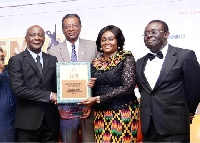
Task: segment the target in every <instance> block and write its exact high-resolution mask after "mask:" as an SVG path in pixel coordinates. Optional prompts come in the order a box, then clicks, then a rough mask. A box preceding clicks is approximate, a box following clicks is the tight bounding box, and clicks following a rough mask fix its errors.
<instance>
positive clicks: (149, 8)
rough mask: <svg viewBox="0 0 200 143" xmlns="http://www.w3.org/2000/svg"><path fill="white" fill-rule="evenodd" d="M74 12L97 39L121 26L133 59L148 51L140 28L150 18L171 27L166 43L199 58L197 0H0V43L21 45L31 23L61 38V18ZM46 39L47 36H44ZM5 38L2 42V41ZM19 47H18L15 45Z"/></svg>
mask: <svg viewBox="0 0 200 143" xmlns="http://www.w3.org/2000/svg"><path fill="white" fill-rule="evenodd" d="M68 13H77V14H78V15H79V16H80V18H81V21H82V32H81V35H80V36H81V38H85V39H91V40H96V37H97V34H98V32H99V31H100V29H101V28H103V27H104V26H107V25H110V24H114V25H116V26H118V27H120V28H121V29H122V31H123V33H124V35H125V38H126V43H125V44H126V45H125V49H127V50H131V51H132V52H133V54H134V55H135V57H136V59H138V58H139V57H141V56H143V55H145V54H146V52H148V50H147V48H146V47H145V46H144V43H143V37H142V34H143V31H144V28H145V26H146V25H147V23H148V22H149V21H151V20H153V19H160V20H163V21H165V22H166V23H167V24H168V26H169V29H170V33H171V34H170V38H169V43H171V44H172V45H174V46H179V47H183V48H187V49H192V50H194V51H195V52H196V54H197V56H198V60H199V61H200V46H199V45H200V44H199V40H200V0H73V1H70V0H62V1H61V0H28V1H27V0H10V1H9V0H3V1H2V0H1V2H0V46H2V47H3V48H4V49H5V50H7V53H8V55H7V58H9V56H10V54H11V51H10V50H9V47H10V45H9V41H10V39H12V40H13V39H17V40H18V43H19V45H22V41H23V40H24V38H23V37H24V35H25V33H26V29H27V28H28V27H30V26H32V25H34V24H38V25H40V26H42V27H43V28H44V29H45V30H46V31H47V30H50V31H51V32H54V26H55V24H56V25H57V28H56V30H57V37H60V38H61V39H62V40H64V36H63V34H62V31H61V20H62V18H63V16H65V15H66V14H68ZM46 39H47V41H49V39H48V36H46ZM2 40H3V41H7V42H6V44H3V45H1V43H2V42H1V41H2ZM16 48H19V47H16Z"/></svg>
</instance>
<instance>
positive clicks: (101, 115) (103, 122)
mask: <svg viewBox="0 0 200 143" xmlns="http://www.w3.org/2000/svg"><path fill="white" fill-rule="evenodd" d="M94 116H95V119H94V132H95V142H97V143H102V142H103V143H114V142H122V143H136V138H137V131H138V127H139V105H138V103H137V102H133V103H132V104H131V103H130V104H129V105H128V104H125V105H124V108H122V109H120V110H116V111H115V110H106V111H95V112H94Z"/></svg>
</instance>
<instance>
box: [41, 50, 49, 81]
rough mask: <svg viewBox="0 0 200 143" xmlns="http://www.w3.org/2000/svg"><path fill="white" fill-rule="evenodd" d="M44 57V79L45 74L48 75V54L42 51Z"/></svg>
mask: <svg viewBox="0 0 200 143" xmlns="http://www.w3.org/2000/svg"><path fill="white" fill-rule="evenodd" d="M42 58H43V69H42V77H43V79H44V78H45V76H46V75H47V72H48V64H49V62H48V56H47V54H45V53H43V52H42Z"/></svg>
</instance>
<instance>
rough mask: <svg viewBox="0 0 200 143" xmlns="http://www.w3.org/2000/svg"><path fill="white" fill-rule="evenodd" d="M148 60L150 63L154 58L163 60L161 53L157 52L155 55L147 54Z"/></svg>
mask: <svg viewBox="0 0 200 143" xmlns="http://www.w3.org/2000/svg"><path fill="white" fill-rule="evenodd" d="M147 56H148V58H149V60H150V61H152V60H153V59H154V58H155V57H156V56H157V57H158V58H159V59H163V54H162V52H161V51H159V52H158V53H157V54H156V55H154V54H151V53H148V54H147Z"/></svg>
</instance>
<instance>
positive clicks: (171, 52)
mask: <svg viewBox="0 0 200 143" xmlns="http://www.w3.org/2000/svg"><path fill="white" fill-rule="evenodd" d="M176 53H177V52H176V50H175V49H174V48H173V47H172V46H171V45H169V48H168V51H167V55H166V57H165V60H164V62H163V65H162V69H161V71H160V75H159V77H158V80H157V82H156V84H155V87H154V89H153V91H155V90H156V89H157V88H158V87H159V86H160V84H161V83H162V82H163V81H164V80H165V78H166V76H167V75H168V73H169V72H170V70H171V69H172V67H173V65H174V64H175V62H176V60H177V57H176V56H175V55H176Z"/></svg>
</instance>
